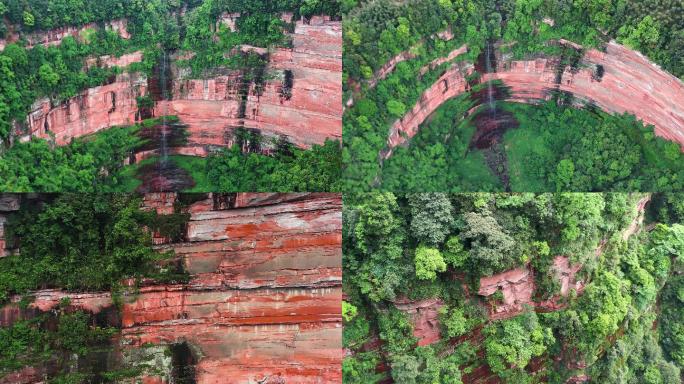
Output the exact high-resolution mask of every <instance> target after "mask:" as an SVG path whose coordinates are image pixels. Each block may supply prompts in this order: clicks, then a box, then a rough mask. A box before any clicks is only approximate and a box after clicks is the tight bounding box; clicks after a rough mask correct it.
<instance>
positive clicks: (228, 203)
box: [212, 193, 237, 211]
mask: <svg viewBox="0 0 684 384" xmlns="http://www.w3.org/2000/svg"><path fill="white" fill-rule="evenodd" d="M212 200H213V209H214V210H215V211H222V210H226V209H233V208H235V202H236V201H237V193H214V194H212Z"/></svg>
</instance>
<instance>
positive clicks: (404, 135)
mask: <svg viewBox="0 0 684 384" xmlns="http://www.w3.org/2000/svg"><path fill="white" fill-rule="evenodd" d="M472 72H473V66H472V65H467V64H464V63H458V62H457V63H454V64H453V65H452V66H451V68H449V69H448V70H447V71H446V72H445V73H444V74H443V75H442V76H440V78H439V79H438V80H437V81H436V82H435V83H434V84H432V86H431V87H430V88H428V89H427V90H425V92H423V94H422V95H421V97H420V100H418V102H417V103H416V104H415V105H414V106H413V108H411V110H410V111H408V112H407V113H406V114H405V115H404V116H403V117H402V118H401V119H399V120H397V121H396V122H395V123H394V124H392V127H390V131H389V137H388V139H387V143H388V144H387V150H386V151H385V152H384V153H383V154H382V156H383V158H385V159H386V158H388V157H390V156H391V155H392V149H393V148H394V147H396V146H398V145H401V144H404V143H405V142H406V141H407V140H408V139H410V138H411V137H413V136H415V134H416V133H418V129H419V128H420V125H421V124H422V123H423V122H424V121H425V119H427V118H428V116H430V114H432V113H433V112H434V111H435V110H436V109H437V108H439V106H440V105H442V104H443V103H444V102H445V101H446V100H449V99H451V98H454V97H456V96H458V95H461V94H463V93H464V92H465V91H466V90H467V89H468V88H469V85H468V81H467V80H466V76H468V75H469V74H471V73H472Z"/></svg>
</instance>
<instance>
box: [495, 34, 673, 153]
mask: <svg viewBox="0 0 684 384" xmlns="http://www.w3.org/2000/svg"><path fill="white" fill-rule="evenodd" d="M582 64H585V65H586V66H592V65H594V66H595V65H601V66H603V68H604V71H605V72H604V74H603V77H602V79H601V80H600V81H598V80H596V79H594V71H593V70H592V68H582V69H580V70H579V71H578V72H576V73H573V72H572V71H570V69H569V68H566V69H565V70H564V71H563V76H562V78H561V82H560V87H559V89H560V90H562V91H566V92H571V93H572V94H574V95H575V96H577V97H579V98H581V99H584V100H587V101H591V102H594V103H595V104H596V105H597V106H599V107H600V108H601V109H603V110H606V111H609V112H615V113H623V112H627V113H630V114H634V115H635V116H636V117H637V118H638V119H640V120H643V121H644V123H646V124H652V125H654V126H655V127H656V129H655V132H656V134H657V135H658V136H662V137H664V138H666V139H668V140H672V141H676V142H678V143H679V144H680V145H684V83H682V81H681V80H679V79H677V78H676V77H674V76H673V75H671V74H669V73H667V72H666V71H664V70H662V69H661V68H660V67H658V66H657V65H655V64H653V63H651V62H650V61H649V60H648V59H647V58H646V57H644V56H643V55H641V54H640V53H639V52H636V51H632V50H630V49H628V48H627V47H624V46H622V45H619V44H617V43H615V42H611V43H609V44H608V45H607V47H606V52H600V51H597V50H595V49H591V50H589V51H588V52H587V53H586V54H585V56H584V58H583V59H582ZM504 65H505V66H506V68H505V69H504V71H499V72H497V73H492V74H487V75H486V76H485V77H484V79H485V80H489V79H500V80H503V82H504V83H505V84H506V85H507V86H510V87H511V91H512V93H513V94H512V98H513V99H518V100H523V101H524V100H528V99H545V98H548V90H549V89H552V88H554V87H555V84H554V80H555V73H554V71H555V69H556V68H555V67H556V65H555V63H554V62H553V61H549V60H547V59H537V60H534V61H513V62H511V63H510V66H508V65H507V64H506V63H502V66H504Z"/></svg>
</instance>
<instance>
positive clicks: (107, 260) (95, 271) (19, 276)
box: [0, 194, 189, 384]
mask: <svg viewBox="0 0 684 384" xmlns="http://www.w3.org/2000/svg"><path fill="white" fill-rule="evenodd" d="M7 197H8V195H5V196H3V198H5V199H6V198H7ZM21 204H22V205H21V207H20V209H19V211H17V212H14V213H10V214H9V215H8V216H9V217H8V220H7V222H4V238H5V239H6V240H7V244H6V245H5V246H6V247H7V248H8V249H9V255H6V256H5V257H2V258H0V304H3V305H6V304H8V302H10V300H12V302H14V303H15V305H19V307H20V308H21V309H22V310H23V311H25V312H26V313H32V312H31V311H29V309H28V304H30V303H31V302H32V301H33V300H34V297H33V296H32V291H35V290H37V289H48V288H61V289H63V290H66V291H76V292H82V291H86V290H91V291H99V292H106V291H109V292H111V296H112V299H113V301H114V303H115V304H116V305H117V306H120V305H122V303H123V300H124V297H125V296H126V295H131V294H134V292H135V290H137V289H138V288H137V287H138V284H140V281H141V280H142V279H143V278H144V279H147V281H148V282H149V281H157V282H167V283H180V282H186V281H187V280H188V275H187V274H186V273H185V272H184V271H183V270H182V268H181V267H179V264H178V263H176V262H175V260H174V255H173V253H172V252H167V253H163V252H159V251H157V250H154V249H153V242H152V231H156V232H158V233H160V234H162V235H163V236H168V237H169V238H171V239H176V238H178V237H179V236H180V235H181V233H182V231H183V230H184V228H185V224H186V223H187V220H188V218H189V215H188V214H187V213H184V211H183V209H182V206H181V205H180V204H179V205H178V206H176V207H175V213H174V214H171V215H165V216H160V215H157V213H156V212H155V211H142V210H140V206H141V204H142V198H141V197H139V196H137V195H131V194H128V195H124V194H98V195H95V194H91V195H83V194H61V195H37V196H33V197H28V198H24V199H22V200H21ZM6 216H7V215H6ZM6 216H3V218H5V217H6ZM17 248H20V251H19V252H17V251H16V249H17ZM3 252H5V250H4V249H3ZM126 279H130V281H131V282H132V283H131V284H127V285H126V286H124V281H125V280H126ZM70 304H71V303H70V300H69V299H62V301H61V302H60V305H59V307H58V308H56V309H55V310H53V311H47V312H44V313H34V315H29V316H26V318H25V319H19V321H16V322H14V323H13V324H12V326H8V327H0V378H2V377H3V376H5V375H6V374H7V373H8V372H12V371H16V370H18V369H21V368H23V367H26V366H36V365H37V366H40V365H41V364H49V365H50V364H51V365H52V366H53V367H60V368H59V373H58V374H57V375H55V376H52V375H48V377H47V379H48V380H49V381H48V382H49V383H55V384H70V383H71V384H75V383H85V382H88V383H90V382H118V379H121V378H123V377H132V376H135V375H136V374H137V373H139V370H134V369H129V368H124V369H119V370H111V371H109V372H106V373H102V372H99V373H97V375H95V373H93V372H88V371H85V370H83V369H81V370H79V369H71V368H70V366H71V367H73V366H74V364H76V366H78V362H79V361H83V360H82V359H84V358H86V357H89V358H92V357H93V356H98V355H99V356H101V358H104V359H105V360H104V362H105V363H106V359H107V356H108V355H107V352H108V351H109V350H111V348H112V344H111V341H110V340H111V338H112V336H114V335H115V334H116V333H117V332H118V329H117V327H116V321H114V322H113V323H112V324H109V323H111V322H112V320H111V319H110V320H107V318H106V316H108V315H107V314H106V313H101V314H100V317H96V316H95V315H93V314H91V313H87V312H84V311H83V310H77V309H75V308H74V307H73V306H71V305H70ZM34 312H35V311H34ZM111 316H113V317H112V319H115V318H116V315H114V314H112V315H111ZM85 365H86V366H90V364H85ZM102 375H104V376H102Z"/></svg>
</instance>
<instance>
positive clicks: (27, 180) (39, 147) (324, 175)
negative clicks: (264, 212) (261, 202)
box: [0, 117, 341, 192]
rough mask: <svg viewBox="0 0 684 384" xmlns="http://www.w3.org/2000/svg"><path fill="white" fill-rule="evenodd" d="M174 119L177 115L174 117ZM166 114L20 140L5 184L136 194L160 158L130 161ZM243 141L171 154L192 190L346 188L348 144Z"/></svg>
mask: <svg viewBox="0 0 684 384" xmlns="http://www.w3.org/2000/svg"><path fill="white" fill-rule="evenodd" d="M169 119H172V117H169ZM158 123H159V118H156V119H149V120H145V121H143V122H142V123H141V124H136V125H134V126H131V127H119V128H111V129H107V130H104V131H101V132H98V133H95V134H93V135H90V136H85V137H81V138H78V139H75V140H73V141H72V143H71V144H69V145H66V146H57V147H53V146H52V145H50V143H49V142H48V141H46V140H41V139H33V140H31V141H28V142H26V143H17V144H15V145H14V146H12V148H10V149H9V150H7V151H5V153H4V154H3V155H2V156H0V189H2V190H4V191H12V192H29V191H41V192H71V191H73V192H77V191H78V192H112V191H115V192H132V191H135V190H136V188H138V187H139V186H140V184H141V183H142V180H140V179H139V177H140V176H139V175H138V171H139V170H140V169H141V168H142V167H144V166H146V165H150V164H153V163H155V162H156V161H157V160H158V159H159V158H158V157H154V156H153V157H149V158H146V159H144V160H142V161H140V162H139V163H136V164H132V165H128V166H124V165H123V164H124V162H125V160H128V159H129V157H130V155H131V154H132V153H134V152H135V151H136V150H139V149H140V148H141V147H142V146H144V145H145V144H147V141H146V140H143V139H141V138H140V136H141V135H140V130H141V128H143V127H151V126H153V125H155V124H158ZM242 147H243V145H242V144H241V143H237V144H235V145H234V146H233V147H232V148H230V149H226V150H221V151H218V152H216V153H214V154H212V155H210V156H209V157H208V158H199V157H192V156H181V155H172V156H169V158H168V159H169V161H170V162H172V163H174V164H175V165H177V166H178V167H179V168H181V169H183V170H185V171H187V172H188V174H190V176H191V177H192V178H193V180H194V182H195V185H194V187H192V188H191V189H190V190H189V191H187V192H208V191H225V192H237V191H254V192H256V191H263V192H275V191H282V192H292V191H339V190H341V147H340V144H339V142H337V141H332V140H327V141H326V142H325V144H324V145H313V147H312V148H311V149H308V150H303V149H299V148H295V147H294V146H292V145H291V144H287V143H277V144H276V151H275V152H274V153H273V154H272V155H267V154H261V153H254V152H250V151H249V149H244V148H242Z"/></svg>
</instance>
